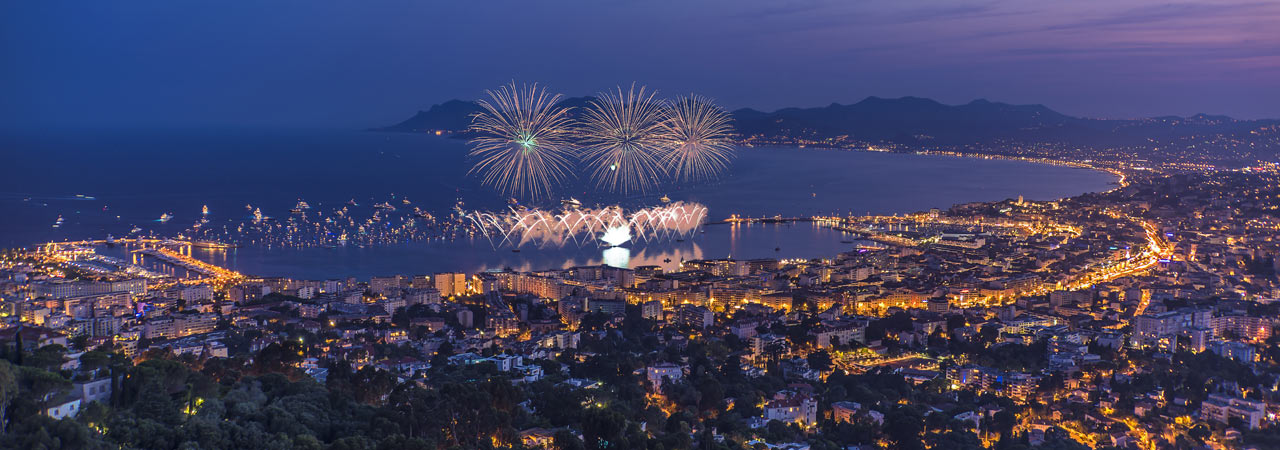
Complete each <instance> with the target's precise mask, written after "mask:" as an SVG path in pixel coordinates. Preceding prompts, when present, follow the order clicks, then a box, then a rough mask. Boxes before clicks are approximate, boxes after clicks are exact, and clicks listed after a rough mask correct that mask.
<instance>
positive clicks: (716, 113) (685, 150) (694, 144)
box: [662, 95, 734, 181]
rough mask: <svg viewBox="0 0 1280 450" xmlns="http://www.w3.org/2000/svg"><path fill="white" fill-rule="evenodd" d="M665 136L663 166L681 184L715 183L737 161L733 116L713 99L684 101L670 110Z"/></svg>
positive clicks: (698, 97) (663, 134)
mask: <svg viewBox="0 0 1280 450" xmlns="http://www.w3.org/2000/svg"><path fill="white" fill-rule="evenodd" d="M667 111H668V112H667V120H666V121H664V122H663V129H664V131H663V133H662V136H663V138H665V139H666V140H667V142H666V147H667V152H666V153H665V154H664V155H663V158H662V165H663V166H664V167H666V168H667V170H669V171H671V175H672V176H673V177H675V178H676V180H678V181H701V180H707V179H713V178H716V177H718V176H719V175H720V174H721V173H723V172H724V170H725V168H727V167H728V166H729V162H730V161H731V160H732V159H733V152H734V150H733V145H732V143H731V141H730V140H729V138H730V136H729V133H730V132H731V131H732V127H731V126H730V125H729V115H728V114H726V113H725V112H724V110H722V109H720V108H719V107H718V106H716V105H715V104H714V103H712V102H711V100H710V99H708V98H706V97H701V96H697V95H690V96H687V97H681V98H679V99H677V100H676V101H675V102H673V103H672V104H671V106H670V107H669V108H668V109H667Z"/></svg>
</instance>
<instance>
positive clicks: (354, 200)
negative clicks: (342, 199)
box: [347, 198, 360, 206]
mask: <svg viewBox="0 0 1280 450" xmlns="http://www.w3.org/2000/svg"><path fill="white" fill-rule="evenodd" d="M347 204H348V205H351V206H360V204H359V203H356V199H354V198H353V199H351V200H347Z"/></svg>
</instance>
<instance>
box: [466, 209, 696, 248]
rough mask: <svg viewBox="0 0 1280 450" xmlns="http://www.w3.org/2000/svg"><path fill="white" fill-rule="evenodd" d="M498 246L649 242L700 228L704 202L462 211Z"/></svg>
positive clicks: (679, 236) (682, 234) (671, 237)
mask: <svg viewBox="0 0 1280 450" xmlns="http://www.w3.org/2000/svg"><path fill="white" fill-rule="evenodd" d="M466 217H467V218H468V219H470V220H471V222H472V223H473V224H474V225H475V226H476V227H477V228H479V230H480V232H481V233H482V234H483V235H484V236H485V237H486V238H487V239H489V243H490V244H492V245H493V246H495V247H498V246H506V245H510V246H516V247H519V246H522V245H524V244H533V245H537V246H541V247H562V246H565V245H570V244H572V245H578V246H581V245H584V244H588V243H593V242H605V241H604V238H605V235H606V234H608V235H609V236H608V241H607V244H606V245H611V246H612V245H619V244H622V243H625V242H621V241H618V240H616V239H615V236H621V235H624V233H625V234H629V235H630V236H631V238H630V240H640V241H642V242H648V241H651V240H669V239H680V238H683V237H687V236H689V235H691V234H693V232H695V231H697V230H698V227H699V226H701V225H702V222H703V220H704V219H706V217H707V208H706V207H705V206H702V205H700V204H697V203H685V202H675V203H672V204H670V205H663V206H656V207H651V208H644V209H640V210H636V211H632V212H630V213H628V212H626V211H625V210H623V209H622V208H621V207H618V206H609V207H605V208H599V209H591V208H581V209H568V210H564V211H560V212H553V211H542V210H531V209H511V210H509V211H507V212H505V213H487V212H479V211H476V212H471V213H468V214H467V215H466Z"/></svg>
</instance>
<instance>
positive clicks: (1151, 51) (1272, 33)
mask: <svg viewBox="0 0 1280 450" xmlns="http://www.w3.org/2000/svg"><path fill="white" fill-rule="evenodd" d="M0 55H3V59H2V60H0V61H3V69H2V70H0V98H3V99H4V100H3V101H0V119H2V120H3V122H2V123H3V124H4V125H3V126H11V127H13V126H16V127H42V126H55V125H56V126H109V127H127V126H138V127H146V126H206V125H255V126H258V125H265V126H324V127H344V128H362V127H366V126H376V125H383V124H387V123H392V122H396V121H398V120H400V119H402V118H404V117H407V116H408V115H410V114H412V113H413V112H414V111H416V110H417V109H421V108H425V107H427V106H429V105H430V104H433V103H438V102H441V101H444V100H447V99H451V98H465V99H474V98H477V97H479V96H480V95H482V93H483V90H484V89H487V88H491V87H496V86H497V85H499V84H502V83H505V82H507V81H510V80H513V79H514V80H517V81H538V82H541V83H543V84H546V85H548V86H549V87H551V88H552V89H553V90H556V91H558V92H562V93H564V94H567V95H574V96H576V95H586V94H590V93H593V92H596V91H599V90H602V89H606V88H609V87H612V86H615V85H617V84H626V83H630V82H632V81H637V82H640V83H645V84H648V85H649V86H650V87H653V88H657V89H659V90H660V91H662V92H664V93H668V94H677V93H685V92H691V91H692V92H698V93H702V94H706V95H710V96H712V97H715V98H717V99H718V100H719V101H720V102H721V103H722V104H724V105H725V106H727V107H731V108H737V107H744V106H750V107H755V108H758V109H774V108H778V107H784V106H816V105H825V104H828V103H831V102H841V103H850V102H855V101H857V100H859V99H861V98H863V97H866V96H868V95H876V96H882V97H897V96H905V95H914V96H921V97H931V98H934V99H937V100H939V101H942V102H945V103H963V102H968V101H969V100H972V99H975V98H987V99H990V100H994V101H1004V102H1009V103H1042V104H1045V105H1048V106H1049V107H1051V108H1054V109H1056V110H1059V111H1061V112H1064V113H1067V114H1073V115H1082V116H1093V117H1136V116H1153V115H1165V114H1178V115H1190V114H1194V113H1199V112H1206V113H1213V114H1228V115H1232V116H1236V117H1241V118H1259V117H1280V2H1274V1H1259V2H1246V1H1210V2H1199V3H1169V2H1163V1H1146V0H1102V1H1095V0H1070V1H1065V0H1056V1H1042V0H1013V1H993V2H983V1H946V0H868V1H863V0H840V1H786V0H731V1H730V0H725V1H720V0H707V1H703V0H674V1H665V0H645V1H612V0H591V1H578V2H561V1H529V0H524V1H515V0H510V1H508V0H493V1H486V0H461V1H427V0H395V1H392V0H388V1H351V0H341V1H339V0H270V1H233V2H214V1H202V2H197V1H173V0H137V1H122V2H116V1H97V0H85V1H10V2H3V3H2V4H0Z"/></svg>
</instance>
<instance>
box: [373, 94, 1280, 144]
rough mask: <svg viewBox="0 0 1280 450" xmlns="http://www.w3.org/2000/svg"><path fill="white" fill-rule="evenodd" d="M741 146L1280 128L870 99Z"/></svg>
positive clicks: (581, 103)
mask: <svg viewBox="0 0 1280 450" xmlns="http://www.w3.org/2000/svg"><path fill="white" fill-rule="evenodd" d="M592 99H593V98H592V97H568V98H564V99H562V100H561V101H560V102H559V103H558V105H561V106H566V107H573V108H575V109H577V108H582V107H585V106H586V105H587V104H588V102H590V101H591V100H592ZM479 111H480V107H479V105H478V104H477V103H476V102H474V101H466V100H457V99H455V100H449V101H446V102H443V103H439V104H436V105H432V106H431V107H430V108H428V109H427V110H426V111H418V112H417V113H416V114H415V115H414V116H412V117H410V118H408V119H406V120H404V121H401V122H400V123H397V124H394V125H390V126H385V127H378V128H372V129H371V130H373V131H394V132H438V133H441V134H444V133H448V134H451V135H452V134H458V133H462V132H464V131H465V130H466V128H467V126H468V125H469V124H470V120H471V116H472V115H473V114H475V113H477V112H479ZM729 114H730V115H731V116H732V117H733V120H734V127H735V129H736V130H737V132H738V133H739V134H740V135H741V136H742V137H743V138H744V139H746V138H750V137H755V138H759V139H765V140H779V139H792V140H809V141H823V140H827V141H830V140H833V139H834V140H843V141H856V142H866V143H893V144H907V145H912V144H914V145H968V144H981V143H990V142H1007V141H1018V142H1062V143H1070V144H1109V145H1131V144H1139V143H1142V142H1145V141H1148V140H1150V139H1159V138H1171V137H1182V136H1188V135H1194V134H1196V133H1238V132H1243V131H1247V129H1249V128H1252V127H1257V126H1259V125H1270V124H1280V120H1274V119H1263V120H1237V119H1233V118H1231V117H1229V116H1224V115H1210V114H1205V113H1200V114H1196V115H1194V116H1190V117H1180V116H1159V117H1152V118H1143V119H1095V118H1085V117H1075V116H1069V115H1066V114H1062V113H1059V112H1057V111H1055V110H1053V109H1052V108H1049V107H1048V106H1046V105H1043V104H1024V105H1018V104H1010V103H1003V102H996V101H991V100H988V99H985V98H979V99H974V100H972V101H970V102H968V103H964V104H958V105H948V104H944V103H941V102H938V101H936V100H933V99H930V98H925V97H914V96H906V97H898V98H885V97H877V96H869V97H866V98H864V99H862V100H859V101H858V102H855V103H850V104H841V103H835V102H833V103H831V104H828V105H826V106H817V107H786V108H780V109H777V110H773V111H761V110H757V109H754V108H740V109H736V110H733V111H730V112H729Z"/></svg>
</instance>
